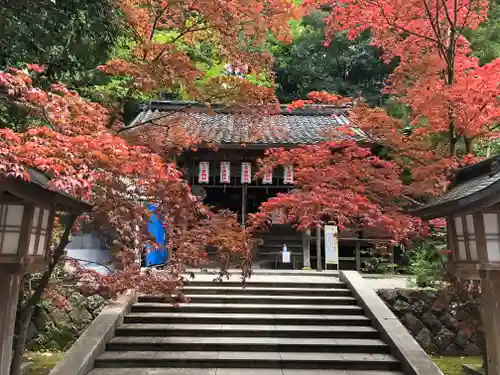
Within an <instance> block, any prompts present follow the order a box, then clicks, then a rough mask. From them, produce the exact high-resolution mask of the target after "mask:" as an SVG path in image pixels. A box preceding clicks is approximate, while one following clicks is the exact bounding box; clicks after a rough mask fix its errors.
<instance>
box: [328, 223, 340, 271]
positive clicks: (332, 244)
mask: <svg viewBox="0 0 500 375" xmlns="http://www.w3.org/2000/svg"><path fill="white" fill-rule="evenodd" d="M325 263H326V264H327V265H328V264H336V265H337V267H338V265H339V237H338V228H337V227H336V226H334V225H325Z"/></svg>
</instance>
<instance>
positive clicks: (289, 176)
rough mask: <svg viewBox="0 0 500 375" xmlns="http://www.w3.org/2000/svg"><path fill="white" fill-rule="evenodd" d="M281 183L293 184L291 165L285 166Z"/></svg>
mask: <svg viewBox="0 0 500 375" xmlns="http://www.w3.org/2000/svg"><path fill="white" fill-rule="evenodd" d="M283 183H285V184H293V165H287V166H285V171H284V175H283Z"/></svg>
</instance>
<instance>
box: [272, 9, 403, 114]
mask: <svg viewBox="0 0 500 375" xmlns="http://www.w3.org/2000/svg"><path fill="white" fill-rule="evenodd" d="M325 15H326V13H324V12H317V13H314V14H312V15H310V16H307V17H304V19H303V20H302V22H301V23H298V24H294V25H293V28H294V29H293V33H294V41H293V43H292V44H290V45H286V44H283V43H279V42H277V41H273V42H272V45H271V47H270V50H271V52H272V53H273V54H274V57H275V59H276V66H275V73H276V81H277V90H276V93H277V96H278V98H279V99H280V100H281V101H282V102H290V101H293V100H296V99H304V98H306V96H307V93H309V92H311V91H320V90H326V91H328V92H332V93H337V94H340V95H343V96H352V97H359V96H363V97H364V98H365V99H366V101H367V102H368V103H369V104H372V105H380V104H381V103H382V94H381V92H380V91H381V88H382V86H383V83H384V80H385V79H386V78H387V75H388V73H389V72H391V71H392V69H393V68H394V64H389V65H386V64H384V63H383V62H382V61H381V59H380V56H381V52H380V51H379V50H376V49H375V48H373V47H372V46H370V41H371V39H370V34H369V33H368V32H366V33H364V34H363V35H362V36H361V37H359V38H358V39H356V40H354V41H350V40H348V39H347V36H346V34H345V33H342V34H338V35H336V36H335V37H334V38H333V40H332V42H331V44H330V45H329V46H325V45H324V44H323V43H324V39H325V33H324V29H325V25H324V21H323V18H324V17H325Z"/></svg>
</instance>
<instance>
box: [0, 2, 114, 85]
mask: <svg viewBox="0 0 500 375" xmlns="http://www.w3.org/2000/svg"><path fill="white" fill-rule="evenodd" d="M119 32H120V21H119V15H118V12H117V11H116V9H115V8H114V7H113V6H112V3H111V2H110V1H108V0H2V2H1V5H0V46H1V47H0V69H4V68H5V67H7V66H17V65H20V64H23V63H36V64H45V65H46V67H47V71H46V76H47V78H49V80H50V81H54V80H64V81H66V82H68V81H75V80H82V79H85V78H86V76H87V75H88V71H89V70H91V69H94V68H95V67H96V66H97V65H99V64H102V63H103V62H105V61H106V60H107V59H108V54H109V53H110V51H111V50H112V48H113V47H114V45H115V42H116V39H117V37H118V35H119Z"/></svg>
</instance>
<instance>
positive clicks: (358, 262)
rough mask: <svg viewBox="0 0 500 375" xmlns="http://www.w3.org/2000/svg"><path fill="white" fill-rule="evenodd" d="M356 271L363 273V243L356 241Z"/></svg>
mask: <svg viewBox="0 0 500 375" xmlns="http://www.w3.org/2000/svg"><path fill="white" fill-rule="evenodd" d="M355 251H356V271H358V272H359V271H361V242H359V241H356V250H355Z"/></svg>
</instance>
